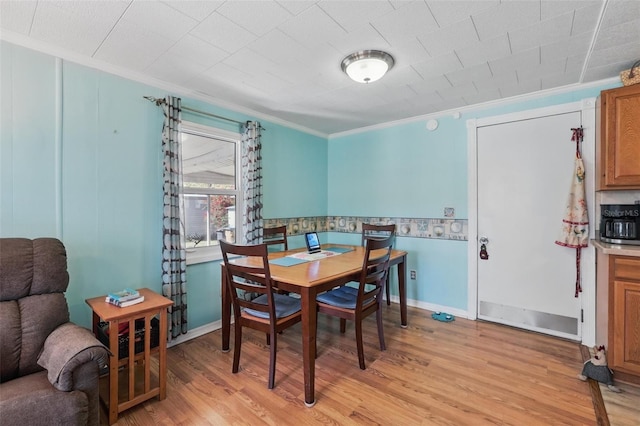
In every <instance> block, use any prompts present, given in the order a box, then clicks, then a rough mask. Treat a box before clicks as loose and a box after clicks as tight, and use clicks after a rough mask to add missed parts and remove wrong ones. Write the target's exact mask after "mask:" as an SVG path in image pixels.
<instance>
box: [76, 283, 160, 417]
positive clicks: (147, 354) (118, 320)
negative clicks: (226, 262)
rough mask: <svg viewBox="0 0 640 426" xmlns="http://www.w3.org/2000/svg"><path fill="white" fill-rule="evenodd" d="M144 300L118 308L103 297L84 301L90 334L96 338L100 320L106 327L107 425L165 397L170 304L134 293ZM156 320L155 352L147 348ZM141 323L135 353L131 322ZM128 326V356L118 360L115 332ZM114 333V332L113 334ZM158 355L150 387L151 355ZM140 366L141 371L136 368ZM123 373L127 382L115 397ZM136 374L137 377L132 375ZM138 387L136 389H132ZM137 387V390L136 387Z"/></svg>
mask: <svg viewBox="0 0 640 426" xmlns="http://www.w3.org/2000/svg"><path fill="white" fill-rule="evenodd" d="M138 291H139V292H140V294H141V295H143V296H144V302H141V303H138V304H136V305H132V306H128V307H126V308H120V307H117V306H114V305H111V304H109V303H107V302H105V297H106V295H105V296H100V297H94V298H92V299H87V300H86V302H87V304H88V305H89V306H90V307H91V310H92V311H93V333H94V334H95V335H96V337H98V332H99V331H98V327H99V323H100V320H101V319H102V321H105V322H108V323H109V330H110V333H109V345H108V346H109V350H110V351H111V356H110V359H109V395H108V397H107V398H106V399H105V402H106V405H107V408H108V411H109V424H110V425H112V424H114V423H115V422H116V421H118V414H119V413H121V412H123V411H124V410H127V409H129V408H131V407H133V406H135V405H137V404H140V403H141V402H144V401H146V400H148V399H151V398H153V397H156V396H157V397H158V399H159V400H163V399H164V398H165V397H166V396H167V307H169V306H171V305H172V304H173V302H172V301H171V300H170V299H167V298H166V297H164V296H161V295H159V294H158V293H155V292H153V291H151V290H149V289H148V288H141V289H138ZM156 316H159V317H160V325H159V327H160V329H159V342H158V346H157V348H152V347H151V320H152V319H153V318H154V317H156ZM139 319H144V330H145V332H144V350H142V351H141V352H139V353H136V350H135V346H136V345H135V338H136V335H135V334H136V333H135V332H136V330H135V328H136V327H135V322H136V320H139ZM123 323H128V325H129V353H128V356H126V357H124V358H122V357H119V347H118V344H119V343H118V332H117V330H118V329H119V324H123ZM114 331H116V332H114ZM156 351H157V353H158V378H157V382H156V383H155V385H156V386H153V387H152V383H151V362H150V361H151V354H152V352H156ZM140 362H141V363H142V364H143V369H140V368H137V367H136V364H138V365H139V363H140ZM121 366H122V367H125V368H124V369H123V371H124V372H126V374H127V376H123V378H124V380H123V382H127V385H128V386H127V388H126V391H125V392H122V393H119V392H118V391H119V390H120V388H119V383H118V382H119V377H118V375H119V370H120V367H121ZM136 373H137V374H136ZM136 385H138V386H136ZM140 385H141V386H140Z"/></svg>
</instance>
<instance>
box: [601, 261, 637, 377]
mask: <svg viewBox="0 0 640 426" xmlns="http://www.w3.org/2000/svg"><path fill="white" fill-rule="evenodd" d="M608 334H609V349H608V362H609V367H610V368H611V369H613V370H614V372H615V378H616V379H619V380H623V381H629V382H634V383H640V258H639V257H630V256H611V257H610V259H609V333H608Z"/></svg>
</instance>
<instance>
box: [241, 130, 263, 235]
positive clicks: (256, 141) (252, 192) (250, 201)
mask: <svg viewBox="0 0 640 426" xmlns="http://www.w3.org/2000/svg"><path fill="white" fill-rule="evenodd" d="M260 129H261V127H260V123H258V122H257V121H247V123H246V124H245V125H244V127H243V132H242V147H241V152H242V153H241V156H242V158H241V161H242V188H243V194H244V195H243V197H244V200H243V201H244V203H243V205H244V209H243V212H242V244H258V243H261V242H262V152H261V151H262V143H261V141H260ZM237 241H238V243H239V242H240V239H238V240H237Z"/></svg>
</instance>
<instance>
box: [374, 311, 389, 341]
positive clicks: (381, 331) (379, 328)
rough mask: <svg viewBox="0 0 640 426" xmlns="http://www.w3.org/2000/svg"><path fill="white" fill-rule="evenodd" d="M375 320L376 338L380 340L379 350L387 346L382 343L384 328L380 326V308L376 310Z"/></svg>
mask: <svg viewBox="0 0 640 426" xmlns="http://www.w3.org/2000/svg"><path fill="white" fill-rule="evenodd" d="M376 320H377V321H378V340H380V350H381V351H384V350H386V349H387V346H386V345H385V344H384V329H383V327H382V310H381V309H378V311H377V312H376Z"/></svg>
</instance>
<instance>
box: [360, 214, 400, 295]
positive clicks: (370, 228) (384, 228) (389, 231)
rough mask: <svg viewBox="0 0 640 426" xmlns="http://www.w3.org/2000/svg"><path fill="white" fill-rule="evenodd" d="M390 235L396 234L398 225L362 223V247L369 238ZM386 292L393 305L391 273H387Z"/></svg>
mask: <svg viewBox="0 0 640 426" xmlns="http://www.w3.org/2000/svg"><path fill="white" fill-rule="evenodd" d="M389 235H396V225H395V224H394V223H392V224H390V225H374V224H369V223H363V224H362V243H361V245H362V247H364V242H365V240H366V239H367V238H385V237H387V236H389ZM384 288H385V293H386V296H387V305H391V290H390V286H389V275H387V282H386V284H385V287H384Z"/></svg>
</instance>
